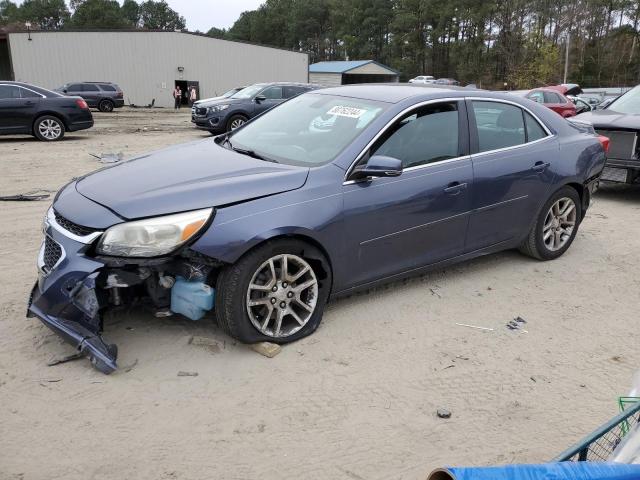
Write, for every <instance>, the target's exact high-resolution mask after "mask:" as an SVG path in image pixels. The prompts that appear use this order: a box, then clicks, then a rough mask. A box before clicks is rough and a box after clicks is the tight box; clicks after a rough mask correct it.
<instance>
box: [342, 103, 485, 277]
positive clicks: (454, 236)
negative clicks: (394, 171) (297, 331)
mask: <svg viewBox="0 0 640 480" xmlns="http://www.w3.org/2000/svg"><path fill="white" fill-rule="evenodd" d="M468 138H469V137H468V130H467V119H466V112H465V104H464V101H456V100H454V101H442V102H436V103H430V104H428V105H424V106H421V107H416V108H415V109H413V110H411V111H409V112H407V113H406V114H404V115H403V116H402V117H401V118H400V119H398V120H397V121H396V122H394V123H393V124H392V125H391V126H390V127H389V128H388V129H387V130H386V131H385V133H384V134H383V135H382V136H381V137H380V138H379V139H378V140H377V141H376V142H375V143H374V144H373V145H372V146H371V148H370V149H369V150H368V151H367V152H366V154H365V155H364V157H363V160H362V161H365V160H364V159H366V158H368V156H370V155H376V154H377V155H386V156H390V157H394V158H398V159H400V160H402V164H403V168H404V170H403V172H402V174H401V175H400V176H399V177H393V178H374V179H371V180H361V181H347V182H345V184H344V187H343V192H344V224H345V232H346V236H345V242H346V247H347V251H349V252H353V254H352V256H351V261H350V265H349V268H350V270H351V272H352V273H351V275H350V277H351V279H352V282H353V283H352V284H350V285H349V286H355V285H359V284H364V283H367V282H370V281H374V280H377V279H380V278H384V277H388V276H390V275H393V274H397V273H401V272H405V271H408V270H412V269H416V268H420V267H422V266H425V265H428V264H433V263H436V262H438V261H441V260H444V259H447V258H451V257H455V256H456V255H459V254H461V253H462V251H463V249H464V245H465V237H466V233H467V224H468V221H469V211H470V207H471V192H472V183H473V169H472V165H471V159H470V158H469V156H468V154H467V153H468ZM349 286H347V288H348V287H349Z"/></svg>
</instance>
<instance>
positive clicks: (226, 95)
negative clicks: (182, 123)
mask: <svg viewBox="0 0 640 480" xmlns="http://www.w3.org/2000/svg"><path fill="white" fill-rule="evenodd" d="M243 88H247V87H246V86H244V87H235V88H232V89H231V90H227V91H226V92H224V93H223V94H222V95H218V96H217V97H211V98H203V99H201V100H197V101H195V102H193V105H192V106H191V117H192V118H193V115H194V114H195V113H196V107H197V106H198V105H202V104H203V103H209V102H214V101H217V100H224V99H225V98H229V97H231V96H232V95H234V94H236V93H238V92H239V91H240V90H242V89H243Z"/></svg>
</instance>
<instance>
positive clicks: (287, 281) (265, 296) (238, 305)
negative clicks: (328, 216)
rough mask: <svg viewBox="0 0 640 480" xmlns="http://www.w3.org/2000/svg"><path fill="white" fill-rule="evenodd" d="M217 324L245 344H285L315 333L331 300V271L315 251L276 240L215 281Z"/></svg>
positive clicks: (243, 259) (300, 244) (298, 242)
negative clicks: (327, 303) (266, 342)
mask: <svg viewBox="0 0 640 480" xmlns="http://www.w3.org/2000/svg"><path fill="white" fill-rule="evenodd" d="M217 286H218V288H217V295H216V317H217V320H218V325H219V326H220V327H221V328H222V329H223V330H224V331H225V332H226V333H228V334H229V335H231V336H232V337H234V338H236V339H238V340H240V341H241V342H244V343H255V342H261V341H269V342H275V343H288V342H292V341H294V340H298V339H300V338H302V337H305V336H307V335H309V334H311V333H313V332H314V331H315V330H316V329H317V328H318V325H320V321H321V320H322V314H323V312H324V306H325V304H326V302H327V299H328V297H329V290H330V286H331V272H330V268H329V267H328V264H327V261H326V259H325V258H324V256H323V255H322V253H320V252H319V251H318V250H317V249H316V248H315V247H312V246H311V245H308V244H306V243H304V242H301V241H298V240H276V241H271V242H267V243H265V244H264V245H262V246H260V247H258V248H256V249H254V250H252V251H251V252H249V253H248V254H246V255H245V256H244V257H242V258H241V259H240V260H238V262H236V263H235V264H234V265H231V266H229V267H227V268H226V269H224V270H223V271H222V272H221V274H220V275H219V276H218V282H217Z"/></svg>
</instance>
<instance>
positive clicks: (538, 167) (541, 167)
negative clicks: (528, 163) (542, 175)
mask: <svg viewBox="0 0 640 480" xmlns="http://www.w3.org/2000/svg"><path fill="white" fill-rule="evenodd" d="M549 165H551V164H550V163H549V162H536V164H535V165H534V166H533V167H531V170H533V171H534V172H544V171H545V170H546V169H547V167H548V166H549Z"/></svg>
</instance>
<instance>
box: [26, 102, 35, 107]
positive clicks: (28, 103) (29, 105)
mask: <svg viewBox="0 0 640 480" xmlns="http://www.w3.org/2000/svg"><path fill="white" fill-rule="evenodd" d="M35 104H36V103H35V102H32V101H28V102H25V106H27V107H33V106H34V105H35Z"/></svg>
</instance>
